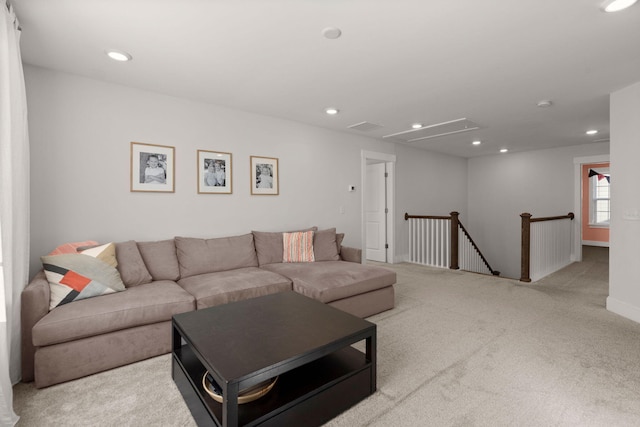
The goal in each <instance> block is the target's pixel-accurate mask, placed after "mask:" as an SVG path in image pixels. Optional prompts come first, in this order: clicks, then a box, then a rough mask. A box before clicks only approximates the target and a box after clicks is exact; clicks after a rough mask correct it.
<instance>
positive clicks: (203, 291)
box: [178, 267, 291, 310]
mask: <svg viewBox="0 0 640 427" xmlns="http://www.w3.org/2000/svg"><path fill="white" fill-rule="evenodd" d="M178 284H179V285H180V286H182V287H183V288H184V289H185V290H186V291H187V292H189V293H190V294H191V295H193V296H194V297H195V298H196V306H197V308H198V310H200V309H202V308H206V307H213V306H215V305H220V304H226V303H228V302H232V301H240V300H245V299H249V298H254V297H259V296H263V295H268V294H273V293H277V292H282V291H290V290H291V281H290V280H289V279H287V278H286V277H282V276H280V275H279V274H276V273H272V272H270V271H266V270H262V269H259V268H257V267H246V268H238V269H236V270H228V271H219V272H215V273H207V274H200V275H198V276H191V277H187V278H186V279H181V280H180V281H179V282H178Z"/></svg>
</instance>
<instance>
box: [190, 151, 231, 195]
mask: <svg viewBox="0 0 640 427" xmlns="http://www.w3.org/2000/svg"><path fill="white" fill-rule="evenodd" d="M198 194H231V153H222V152H218V151H206V150H198Z"/></svg>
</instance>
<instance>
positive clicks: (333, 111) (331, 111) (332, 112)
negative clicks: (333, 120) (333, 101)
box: [324, 107, 340, 116]
mask: <svg viewBox="0 0 640 427" xmlns="http://www.w3.org/2000/svg"><path fill="white" fill-rule="evenodd" d="M324 112H325V113H327V114H328V115H330V116H335V115H336V114H338V113H339V112H340V110H338V109H337V108H333V107H329V108H325V110H324Z"/></svg>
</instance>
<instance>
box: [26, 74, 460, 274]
mask: <svg viewBox="0 0 640 427" xmlns="http://www.w3.org/2000/svg"><path fill="white" fill-rule="evenodd" d="M25 79H26V86H27V98H28V99H27V101H28V107H29V132H30V141H31V159H32V162H31V274H34V273H35V271H37V270H38V269H39V268H40V261H39V257H40V256H41V255H44V254H46V253H48V252H49V251H51V250H52V249H53V248H55V247H56V246H57V245H59V244H61V243H65V242H73V241H81V240H87V239H93V240H97V241H100V242H106V241H123V240H129V239H133V240H138V241H144V240H160V239H167V238H172V237H174V236H177V235H178V236H193V237H217V236H229V235H234V234H240V233H247V232H249V231H251V230H265V231H267V230H283V229H294V228H298V227H307V226H311V225H317V226H319V227H321V228H326V227H337V229H338V231H340V232H344V233H346V236H345V242H344V243H345V244H346V245H349V246H354V247H360V237H361V236H360V234H361V228H360V227H361V224H360V222H361V202H360V200H361V196H360V194H359V189H358V191H355V192H351V193H350V192H348V191H347V187H348V185H349V184H355V185H358V184H359V183H360V176H361V174H360V162H361V151H362V150H367V151H373V152H382V153H388V154H397V155H398V157H397V159H398V160H397V163H396V174H397V175H396V176H397V182H398V185H397V188H396V200H397V202H396V212H400V213H401V214H398V216H400V215H404V212H405V211H407V210H408V211H414V210H416V211H419V210H423V207H424V208H425V209H426V208H427V207H429V208H430V207H431V205H433V206H435V207H437V206H438V205H439V204H444V205H445V206H446V207H445V209H444V211H445V212H448V211H449V210H450V209H461V208H460V207H459V205H460V204H462V203H464V201H465V200H466V178H463V177H465V167H466V161H465V160H464V159H458V158H454V157H449V156H443V155H439V154H433V153H428V152H425V151H420V150H415V149H413V148H410V147H405V146H400V145H397V146H396V145H395V144H392V143H387V142H383V141H379V140H376V139H373V138H368V137H365V136H362V137H361V136H358V135H352V134H347V133H340V132H334V131H330V130H327V129H322V128H318V127H312V126H307V125H303V124H300V123H296V122H292V121H287V120H282V119H277V118H271V117H266V116H260V115H255V114H250V113H246V112H241V111H237V110H231V109H226V108H222V107H219V106H214V105H210V104H204V103H199V102H194V101H190V100H185V99H180V98H175V97H170V96H165V95H161V94H156V93H152V92H147V91H141V90H137V89H132V88H128V87H124V86H119V85H114V84H109V83H104V82H99V81H95V80H90V79H86V78H83V77H78V76H74V75H70V74H65V73H59V72H54V71H51V70H46V69H42V68H37V67H32V66H25ZM131 141H136V142H144V143H150V144H159V145H170V146H174V147H175V162H176V178H175V193H132V192H130V191H129V188H130V142H131ZM198 149H204V150H212V151H225V152H231V153H232V154H233V194H231V195H210V194H197V188H196V177H197V172H196V150H198ZM251 155H258V156H267V157H277V158H279V167H280V195H279V196H251V195H250V191H249V156H251ZM434 180H436V181H434ZM427 182H428V185H427ZM436 183H437V185H436ZM414 195H416V197H415V198H414ZM341 206H342V207H344V211H345V213H344V214H340V207H341ZM395 223H396V229H395V235H396V239H397V240H400V242H401V243H400V244H398V243H396V248H397V249H396V251H397V253H400V254H402V253H403V251H406V247H405V246H407V245H405V242H406V240H407V239H406V237H405V236H403V235H402V233H403V227H404V220H400V218H396V220H395Z"/></svg>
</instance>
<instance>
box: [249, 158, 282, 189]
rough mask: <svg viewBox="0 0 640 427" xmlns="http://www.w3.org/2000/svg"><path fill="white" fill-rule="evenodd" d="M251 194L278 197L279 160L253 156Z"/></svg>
mask: <svg viewBox="0 0 640 427" xmlns="http://www.w3.org/2000/svg"><path fill="white" fill-rule="evenodd" d="M250 170H251V194H257V195H270V196H277V195H278V192H279V188H278V159H276V158H274V157H258V156H251V168H250Z"/></svg>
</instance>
